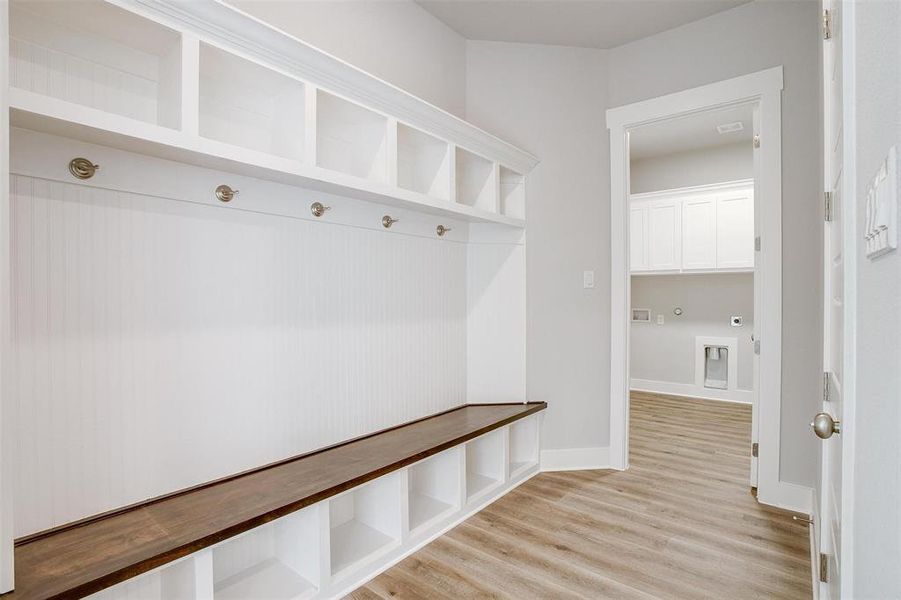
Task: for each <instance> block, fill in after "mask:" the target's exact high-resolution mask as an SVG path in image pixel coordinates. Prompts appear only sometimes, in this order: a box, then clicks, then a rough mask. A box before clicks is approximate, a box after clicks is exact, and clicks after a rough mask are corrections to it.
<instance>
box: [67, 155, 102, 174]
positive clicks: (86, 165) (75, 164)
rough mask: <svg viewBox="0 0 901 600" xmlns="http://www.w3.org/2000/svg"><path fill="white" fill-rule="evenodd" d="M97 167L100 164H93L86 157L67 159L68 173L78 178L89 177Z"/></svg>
mask: <svg viewBox="0 0 901 600" xmlns="http://www.w3.org/2000/svg"><path fill="white" fill-rule="evenodd" d="M99 168H100V165H95V164H94V163H92V162H91V161H89V160H88V159H86V158H81V157H79V158H73V159H72V160H70V161H69V173H72V175H73V176H74V177H76V178H78V179H90V178H91V177H93V176H94V173H96V172H97V169H99Z"/></svg>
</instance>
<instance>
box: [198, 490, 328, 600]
mask: <svg viewBox="0 0 901 600" xmlns="http://www.w3.org/2000/svg"><path fill="white" fill-rule="evenodd" d="M325 509H326V506H325V504H324V503H322V504H315V505H313V506H309V507H307V508H304V509H302V510H300V511H297V512H295V513H292V514H290V515H288V516H285V517H282V518H280V519H277V520H275V521H273V522H271V523H267V524H266V525H263V526H261V527H257V528H255V529H252V530H250V531H248V532H246V533H244V534H241V535H239V536H237V537H235V538H232V539H230V540H226V541H225V542H223V543H221V544H219V545H218V546H215V547H214V548H212V550H211V551H212V553H213V577H214V598H215V600H245V599H247V598H286V599H288V598H290V599H294V600H300V599H302V598H309V597H311V596H313V595H314V594H315V593H316V592H317V591H318V589H319V586H320V581H321V575H322V574H321V570H320V568H321V557H320V543H321V536H320V528H321V519H322V517H321V515H320V511H321V510H325Z"/></svg>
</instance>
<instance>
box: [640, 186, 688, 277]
mask: <svg viewBox="0 0 901 600" xmlns="http://www.w3.org/2000/svg"><path fill="white" fill-rule="evenodd" d="M681 208H682V203H681V201H679V200H655V201H653V202H650V203H649V204H648V269H649V270H651V271H673V270H675V271H678V270H679V269H680V268H681V267H682V223H681V221H682V211H681Z"/></svg>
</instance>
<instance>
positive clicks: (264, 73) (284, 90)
mask: <svg viewBox="0 0 901 600" xmlns="http://www.w3.org/2000/svg"><path fill="white" fill-rule="evenodd" d="M304 119H305V114H304V85H303V83H302V82H300V81H297V80H296V79H292V78H290V77H287V76H285V75H282V74H280V73H277V72H275V71H273V70H271V69H267V68H265V67H262V66H260V65H258V64H255V63H253V62H251V61H249V60H245V59H243V58H240V57H238V56H235V55H234V54H230V53H228V52H226V51H224V50H220V49H219V48H216V47H214V46H210V45H209V44H200V135H201V136H202V137H205V138H208V139H212V140H218V141H220V142H225V143H227V144H232V145H234V146H240V147H242V148H247V149H250V150H257V151H259V152H265V153H267V154H272V155H275V156H281V157H284V158H289V159H292V160H298V161H300V160H303V156H304V146H305V135H304V130H305V126H304V125H305V123H304Z"/></svg>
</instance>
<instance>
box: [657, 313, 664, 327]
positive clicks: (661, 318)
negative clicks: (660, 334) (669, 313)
mask: <svg viewBox="0 0 901 600" xmlns="http://www.w3.org/2000/svg"><path fill="white" fill-rule="evenodd" d="M657 324H658V325H663V315H657Z"/></svg>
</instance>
